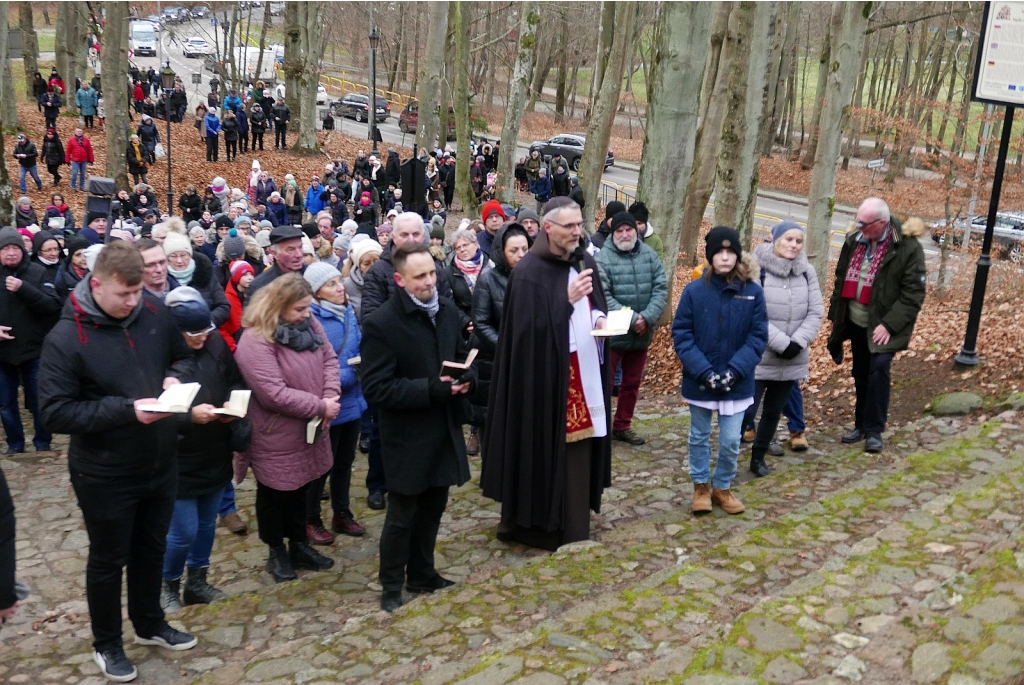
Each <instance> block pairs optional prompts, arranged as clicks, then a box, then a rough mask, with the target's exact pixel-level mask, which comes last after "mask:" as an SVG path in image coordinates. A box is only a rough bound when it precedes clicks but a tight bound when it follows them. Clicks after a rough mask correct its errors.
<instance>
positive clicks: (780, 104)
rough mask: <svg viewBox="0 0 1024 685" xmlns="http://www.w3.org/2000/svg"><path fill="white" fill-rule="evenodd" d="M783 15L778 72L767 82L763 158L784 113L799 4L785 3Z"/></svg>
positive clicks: (780, 11)
mask: <svg viewBox="0 0 1024 685" xmlns="http://www.w3.org/2000/svg"><path fill="white" fill-rule="evenodd" d="M782 13H783V9H780V10H779V16H780V17H781V16H782ZM785 13H786V19H785V30H784V31H779V32H778V33H777V37H778V36H781V41H780V45H781V49H780V50H779V54H778V61H779V70H778V73H777V74H775V76H774V78H772V79H771V80H770V81H769V83H770V84H771V85H770V87H771V91H770V92H769V95H768V98H769V99H768V101H769V103H770V104H771V107H770V109H769V110H768V111H769V112H770V116H769V117H768V118H767V125H768V135H767V136H766V137H765V141H764V148H763V149H762V152H761V154H763V155H764V156H765V157H771V156H772V145H774V144H775V142H776V140H778V135H779V131H780V129H781V123H782V118H783V116H784V114H785V111H786V103H787V100H788V93H789V90H788V89H789V72H790V69H791V68H792V65H793V56H794V54H795V53H796V36H797V28H799V25H800V3H798V2H792V1H790V2H787V3H786V7H785Z"/></svg>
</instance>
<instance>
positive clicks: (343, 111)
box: [331, 93, 391, 124]
mask: <svg viewBox="0 0 1024 685" xmlns="http://www.w3.org/2000/svg"><path fill="white" fill-rule="evenodd" d="M369 102H370V97H369V96H368V95H360V94H358V93H349V94H348V95H346V96H345V97H343V98H342V99H340V100H335V101H334V103H333V104H332V105H331V109H332V110H333V111H334V114H335V115H336V116H342V117H347V118H349V119H355V120H356V121H367V118H368V117H367V115H366V112H367V110H368V108H369ZM390 116H391V105H389V104H388V101H387V100H385V99H384V98H383V97H381V96H380V95H378V96H377V123H378V124H379V123H381V122H384V121H387V120H388V117H390Z"/></svg>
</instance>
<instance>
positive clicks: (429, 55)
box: [416, 2, 458, 161]
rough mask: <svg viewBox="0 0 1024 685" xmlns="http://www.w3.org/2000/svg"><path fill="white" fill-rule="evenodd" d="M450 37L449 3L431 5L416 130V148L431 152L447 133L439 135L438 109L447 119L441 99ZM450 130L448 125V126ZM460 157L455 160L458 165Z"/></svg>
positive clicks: (428, 7) (418, 97)
mask: <svg viewBox="0 0 1024 685" xmlns="http://www.w3.org/2000/svg"><path fill="white" fill-rule="evenodd" d="M447 35H448V3H447V2H432V3H430V4H429V5H428V6H427V44H426V53H425V54H424V56H423V61H422V62H421V63H420V64H421V67H422V71H421V72H420V74H419V77H418V78H417V81H419V84H420V86H419V90H418V91H417V92H416V99H417V100H418V101H419V108H420V109H419V116H418V119H417V128H416V144H417V145H418V146H420V147H422V148H426V149H428V150H430V149H433V148H434V143H435V141H437V140H444V139H445V137H446V134H447V130H445V131H444V132H443V133H440V134H439V133H438V123H439V120H438V113H437V105H438V103H440V104H441V106H442V107H444V109H445V117H446V118H447V110H448V106H447V105H448V98H447V97H444V98H442V97H441V69H442V67H443V66H444V48H445V43H446V40H445V38H446V36H447ZM445 126H447V123H446V124H445ZM457 160H458V157H456V161H457Z"/></svg>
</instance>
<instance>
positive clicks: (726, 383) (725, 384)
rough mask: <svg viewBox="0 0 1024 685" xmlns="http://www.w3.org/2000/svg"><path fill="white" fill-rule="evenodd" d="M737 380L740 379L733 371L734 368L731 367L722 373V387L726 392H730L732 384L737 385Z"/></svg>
mask: <svg viewBox="0 0 1024 685" xmlns="http://www.w3.org/2000/svg"><path fill="white" fill-rule="evenodd" d="M737 380H738V379H737V378H736V374H734V373H733V372H732V369H729V370H728V371H726V372H725V373H723V374H722V383H721V386H720V389H721V390H724V391H725V392H729V391H730V390H732V386H734V385H736V381H737Z"/></svg>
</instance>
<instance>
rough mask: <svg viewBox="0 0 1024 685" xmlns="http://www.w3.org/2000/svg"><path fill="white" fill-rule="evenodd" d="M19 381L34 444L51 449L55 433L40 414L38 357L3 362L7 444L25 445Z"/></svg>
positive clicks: (0, 400) (1, 403) (0, 403)
mask: <svg viewBox="0 0 1024 685" xmlns="http://www.w3.org/2000/svg"><path fill="white" fill-rule="evenodd" d="M15 334H17V331H15ZM19 385H21V386H23V387H24V388H25V408H26V409H28V410H29V411H30V412H31V413H32V419H33V423H34V427H35V431H36V434H35V437H33V438H32V444H34V445H35V446H36V449H37V450H48V449H50V439H51V437H52V436H51V435H50V431H48V430H46V426H44V425H43V422H42V420H41V419H40V418H39V393H38V389H39V359H38V358H37V359H29V360H28V361H26V362H22V363H21V364H17V365H15V364H8V363H7V362H0V421H2V422H3V425H4V432H5V433H6V434H7V447H9V448H10V449H13V450H19V451H21V450H24V449H25V429H24V428H22V425H21V412H20V411H18V386H19Z"/></svg>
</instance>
